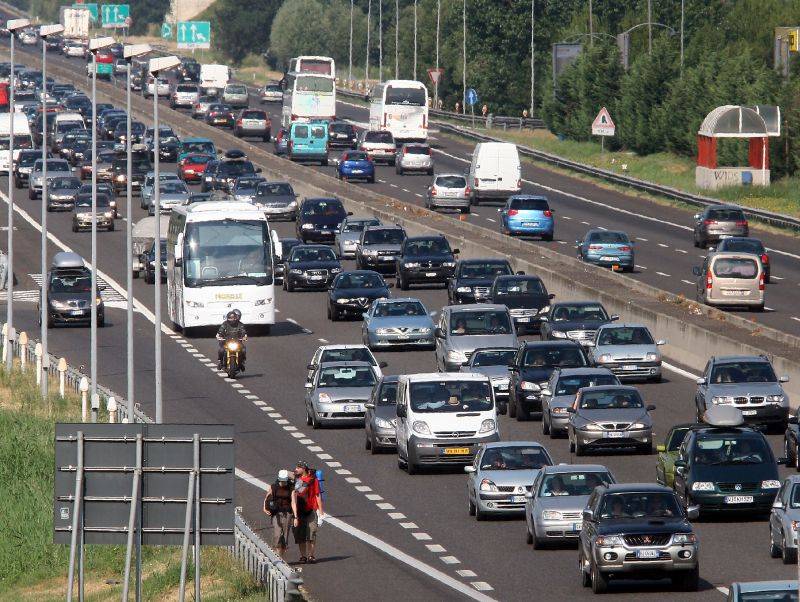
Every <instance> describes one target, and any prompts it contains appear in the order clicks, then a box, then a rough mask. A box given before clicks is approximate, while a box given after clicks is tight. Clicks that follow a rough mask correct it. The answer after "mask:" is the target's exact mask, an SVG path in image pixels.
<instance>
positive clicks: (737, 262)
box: [714, 257, 758, 280]
mask: <svg viewBox="0 0 800 602" xmlns="http://www.w3.org/2000/svg"><path fill="white" fill-rule="evenodd" d="M757 275H758V262H757V261H756V260H755V259H749V258H746V257H720V258H719V259H717V260H716V261H715V262H714V276H719V277H720V278H736V279H740V280H752V279H753V278H755V277H756V276H757Z"/></svg>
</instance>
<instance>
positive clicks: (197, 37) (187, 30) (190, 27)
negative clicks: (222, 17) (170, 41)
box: [177, 21, 211, 48]
mask: <svg viewBox="0 0 800 602" xmlns="http://www.w3.org/2000/svg"><path fill="white" fill-rule="evenodd" d="M177 41H178V48H211V23H210V22H209V21H179V22H178V34H177Z"/></svg>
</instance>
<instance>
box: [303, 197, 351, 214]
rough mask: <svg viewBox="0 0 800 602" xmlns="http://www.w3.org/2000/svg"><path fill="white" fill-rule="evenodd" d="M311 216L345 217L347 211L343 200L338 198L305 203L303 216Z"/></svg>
mask: <svg viewBox="0 0 800 602" xmlns="http://www.w3.org/2000/svg"><path fill="white" fill-rule="evenodd" d="M311 216H324V217H339V218H344V217H346V216H347V212H346V211H345V210H344V206H343V205H342V203H341V201H337V200H331V201H314V202H311V203H303V217H311Z"/></svg>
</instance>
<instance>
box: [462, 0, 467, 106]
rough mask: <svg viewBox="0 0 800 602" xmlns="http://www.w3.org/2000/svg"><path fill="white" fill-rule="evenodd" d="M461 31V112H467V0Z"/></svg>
mask: <svg viewBox="0 0 800 602" xmlns="http://www.w3.org/2000/svg"><path fill="white" fill-rule="evenodd" d="M461 19H462V31H461V58H462V59H463V63H462V64H461V112H462V113H466V112H467V0H464V3H463V10H462V12H461Z"/></svg>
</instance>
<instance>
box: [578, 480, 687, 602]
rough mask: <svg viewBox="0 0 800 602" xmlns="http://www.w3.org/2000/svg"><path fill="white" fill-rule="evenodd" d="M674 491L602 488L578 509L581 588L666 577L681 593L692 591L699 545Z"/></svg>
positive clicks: (596, 590)
mask: <svg viewBox="0 0 800 602" xmlns="http://www.w3.org/2000/svg"><path fill="white" fill-rule="evenodd" d="M697 516H698V509H697V508H696V507H690V508H689V510H688V511H686V512H685V511H684V509H683V508H682V507H681V505H680V503H679V502H678V498H677V496H676V495H675V492H674V491H672V490H671V489H668V488H667V487H664V486H663V485H655V484H652V483H625V484H620V485H617V484H612V485H601V486H598V487H596V488H595V490H594V492H592V494H591V495H590V496H589V501H588V503H587V506H586V508H585V509H584V510H583V517H582V518H583V525H582V528H581V533H580V543H579V544H578V568H579V569H580V574H581V581H582V583H583V585H584V587H589V586H591V588H592V591H594V593H596V594H600V593H604V592H605V591H607V590H608V582H609V579H611V578H614V579H616V578H633V579H653V578H656V579H658V578H662V577H671V578H672V581H673V583H674V584H675V585H676V586H678V587H679V588H680V589H682V590H684V591H697V588H698V585H699V580H700V563H699V561H698V553H699V545H698V543H697V536H696V535H695V534H694V530H693V529H692V525H691V523H690V522H689V520H690V519H694V518H697Z"/></svg>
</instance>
